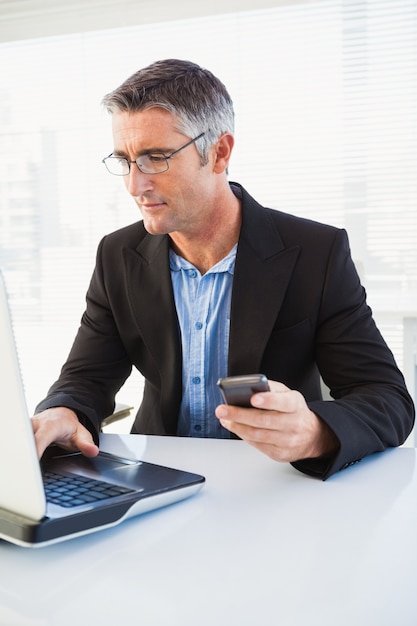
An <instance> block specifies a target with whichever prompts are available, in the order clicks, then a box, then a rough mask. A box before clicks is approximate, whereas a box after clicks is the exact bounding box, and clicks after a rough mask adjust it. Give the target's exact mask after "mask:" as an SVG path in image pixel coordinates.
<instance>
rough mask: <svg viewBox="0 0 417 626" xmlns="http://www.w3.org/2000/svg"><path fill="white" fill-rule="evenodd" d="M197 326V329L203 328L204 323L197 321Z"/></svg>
mask: <svg viewBox="0 0 417 626" xmlns="http://www.w3.org/2000/svg"><path fill="white" fill-rule="evenodd" d="M195 327H196V329H197V330H201V329H202V328H203V324H202V323H201V322H196V323H195Z"/></svg>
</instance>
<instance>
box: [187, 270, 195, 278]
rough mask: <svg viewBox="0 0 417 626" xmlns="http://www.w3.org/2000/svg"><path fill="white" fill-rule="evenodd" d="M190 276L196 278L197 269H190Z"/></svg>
mask: <svg viewBox="0 0 417 626" xmlns="http://www.w3.org/2000/svg"><path fill="white" fill-rule="evenodd" d="M188 276H189V277H190V278H196V276H197V271H196V270H189V271H188Z"/></svg>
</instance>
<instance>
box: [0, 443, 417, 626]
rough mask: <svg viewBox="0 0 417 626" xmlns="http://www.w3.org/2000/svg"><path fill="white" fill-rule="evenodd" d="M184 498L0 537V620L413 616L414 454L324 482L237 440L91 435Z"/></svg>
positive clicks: (406, 451) (354, 623)
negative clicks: (173, 479)
mask: <svg viewBox="0 0 417 626" xmlns="http://www.w3.org/2000/svg"><path fill="white" fill-rule="evenodd" d="M102 448H103V449H106V450H109V451H113V452H116V453H121V454H123V455H126V454H130V455H132V453H133V454H135V455H136V456H137V457H138V458H142V459H143V460H147V461H151V462H154V463H159V464H163V465H171V466H173V467H178V468H181V469H185V470H190V471H193V472H197V473H201V474H204V475H205V476H206V479H207V482H206V485H205V486H204V488H203V489H202V490H201V491H200V492H199V494H197V495H196V496H194V497H192V498H190V499H188V500H186V501H183V502H180V503H177V504H174V505H172V506H170V507H167V508H165V509H161V510H159V511H155V512H152V513H148V514H146V515H143V516H141V517H137V518H135V519H132V520H129V521H127V522H125V523H124V524H122V525H121V526H118V527H117V528H113V529H110V530H105V531H102V532H99V533H96V534H94V535H90V536H88V537H83V538H80V539H74V540H72V541H68V542H64V543H62V544H57V545H55V546H50V547H47V548H41V549H35V550H32V549H25V548H19V547H17V546H14V545H11V544H8V543H6V542H1V541H0V624H1V625H2V626H3V625H4V626H6V625H7V626H13V625H14V624H16V625H17V624H19V625H25V626H26V625H29V624H32V625H33V626H40V625H42V626H43V625H45V626H46V625H47V626H52V625H53V626H55V625H56V626H67V625H68V626H70V625H71V626H73V624H74V623H77V624H79V625H80V626H84V625H86V624H100V626H102V625H109V626H110V625H111V626H114V625H115V624H117V625H120V626H125V625H127V624H143V625H144V626H154V625H155V626H223V625H231V626H234V625H236V626H257V625H258V624H259V626H265V625H269V624H270V625H271V626H304V625H305V624H308V626H365V625H366V626H393V625H395V624H398V626H415V624H416V623H417V469H416V465H417V464H416V450H414V449H412V448H401V449H396V450H390V451H388V452H385V453H383V454H381V455H375V456H373V457H371V458H369V459H366V460H364V461H362V463H359V464H357V465H355V466H354V467H351V468H350V469H348V470H345V471H344V472H341V473H339V474H337V475H335V476H333V477H332V478H330V479H329V480H328V481H327V482H324V483H323V482H321V481H318V480H315V479H312V478H309V477H307V476H304V475H303V474H300V473H298V472H297V471H296V470H294V469H293V468H292V467H290V466H289V465H282V464H279V463H275V462H273V461H271V460H270V459H268V458H267V457H265V456H264V455H262V454H261V453H259V452H258V451H256V450H254V449H253V448H251V447H250V446H247V445H246V444H245V443H244V442H242V441H223V440H202V439H187V438H169V437H145V436H141V435H120V436H119V435H110V434H107V435H103V436H102Z"/></svg>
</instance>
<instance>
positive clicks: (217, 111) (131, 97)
mask: <svg viewBox="0 0 417 626" xmlns="http://www.w3.org/2000/svg"><path fill="white" fill-rule="evenodd" d="M103 105H104V106H105V107H106V108H107V110H108V112H109V113H114V112H115V111H125V112H129V113H135V112H137V111H143V110H145V109H151V108H155V107H159V108H162V109H165V110H166V111H169V113H172V114H173V115H174V116H175V117H176V118H177V120H178V122H179V127H178V130H179V131H180V132H182V133H184V135H187V136H189V137H196V136H197V135H199V134H200V133H202V132H205V135H204V136H203V137H202V138H201V139H199V140H198V142H197V143H196V148H197V150H198V152H199V154H200V156H201V161H202V164H203V165H204V164H205V163H207V159H208V152H209V148H210V147H211V146H212V145H213V144H215V143H216V141H217V140H218V139H219V137H220V136H221V135H222V134H223V133H226V132H228V133H231V134H233V132H234V111H233V102H232V99H231V97H230V95H229V93H228V91H227V89H226V87H225V86H224V85H223V83H222V82H221V81H220V80H219V79H218V78H216V76H214V74H212V73H211V72H209V71H208V70H206V69H205V68H202V67H200V66H199V65H196V64H195V63H191V62H190V61H182V60H178V59H166V60H163V61H157V62H156V63H152V65H149V66H148V67H145V68H143V69H141V70H139V71H138V72H135V74H132V76H130V78H128V79H127V80H125V82H124V83H122V84H121V85H120V87H117V89H115V90H114V91H112V92H111V93H109V94H107V95H106V96H105V97H104V98H103Z"/></svg>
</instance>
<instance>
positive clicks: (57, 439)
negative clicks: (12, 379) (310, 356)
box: [32, 407, 99, 459]
mask: <svg viewBox="0 0 417 626" xmlns="http://www.w3.org/2000/svg"><path fill="white" fill-rule="evenodd" d="M32 426H33V432H34V433H35V441H36V449H37V451H38V457H39V459H40V458H41V456H42V454H43V453H44V452H45V450H46V448H47V447H48V446H49V445H50V444H51V443H55V444H56V445H57V446H60V447H61V448H64V449H65V450H69V451H70V452H74V451H80V452H81V453H82V454H84V456H87V457H93V456H97V454H98V452H99V449H98V447H97V446H96V444H95V443H94V441H93V437H92V436H91V433H90V432H89V431H88V430H87V429H86V428H85V427H84V426H83V425H82V424H80V422H79V421H78V417H77V415H76V413H74V411H72V410H71V409H67V408H65V407H54V408H52V409H46V410H45V411H42V412H41V413H37V414H36V415H34V416H33V417H32Z"/></svg>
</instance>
